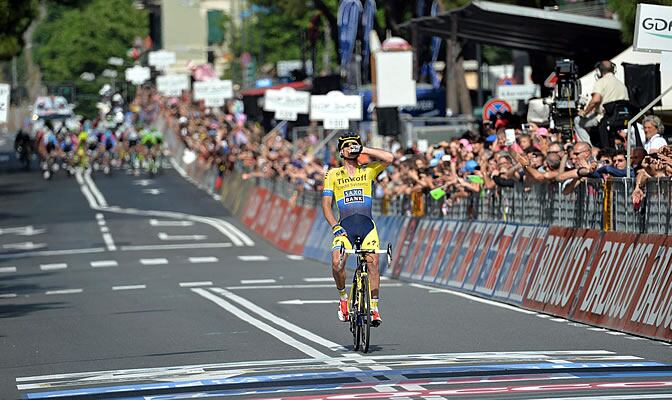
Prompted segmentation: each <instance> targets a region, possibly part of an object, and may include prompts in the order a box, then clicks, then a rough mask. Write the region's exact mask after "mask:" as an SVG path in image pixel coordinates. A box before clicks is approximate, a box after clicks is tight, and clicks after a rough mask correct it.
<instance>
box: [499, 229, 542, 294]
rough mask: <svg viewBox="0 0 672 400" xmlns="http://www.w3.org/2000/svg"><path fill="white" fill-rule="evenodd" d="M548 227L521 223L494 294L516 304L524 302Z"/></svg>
mask: <svg viewBox="0 0 672 400" xmlns="http://www.w3.org/2000/svg"><path fill="white" fill-rule="evenodd" d="M547 233H548V228H546V227H534V226H530V225H519V226H518V227H517V229H516V234H515V236H514V237H513V241H512V243H511V245H510V246H509V251H508V252H507V254H506V257H505V259H504V263H503V265H502V267H501V271H500V273H499V276H498V277H497V283H496V285H495V294H494V296H495V297H497V298H500V299H502V300H508V301H511V302H514V303H516V304H521V303H522V302H523V294H524V293H525V288H526V287H527V281H528V279H529V276H530V274H531V272H532V270H533V268H535V266H536V259H537V256H538V254H539V251H540V249H541V248H542V246H543V244H544V242H545V241H546V235H547Z"/></svg>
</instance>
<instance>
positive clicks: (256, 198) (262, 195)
mask: <svg viewBox="0 0 672 400" xmlns="http://www.w3.org/2000/svg"><path fill="white" fill-rule="evenodd" d="M250 195H251V196H250V197H249V201H248V202H247V205H246V207H245V209H244V210H243V215H242V217H241V219H242V221H243V224H245V225H246V226H248V227H252V225H253V224H256V223H257V221H258V218H257V216H258V215H259V214H260V211H261V208H262V206H263V205H264V204H268V203H269V201H268V199H269V197H270V194H269V193H268V191H267V190H266V189H264V188H262V187H255V188H253V189H252V191H251V192H250Z"/></svg>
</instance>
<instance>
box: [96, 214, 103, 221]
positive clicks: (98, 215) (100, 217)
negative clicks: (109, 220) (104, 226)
mask: <svg viewBox="0 0 672 400" xmlns="http://www.w3.org/2000/svg"><path fill="white" fill-rule="evenodd" d="M96 219H97V220H98V221H100V220H103V219H105V216H104V215H103V214H101V213H98V214H96Z"/></svg>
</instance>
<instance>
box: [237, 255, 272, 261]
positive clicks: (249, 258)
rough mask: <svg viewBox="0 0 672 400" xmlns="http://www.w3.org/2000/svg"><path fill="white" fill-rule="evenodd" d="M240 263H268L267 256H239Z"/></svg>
mask: <svg viewBox="0 0 672 400" xmlns="http://www.w3.org/2000/svg"><path fill="white" fill-rule="evenodd" d="M238 259H239V260H240V261H268V257H266V256H238Z"/></svg>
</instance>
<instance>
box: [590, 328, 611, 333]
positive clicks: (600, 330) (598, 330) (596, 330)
mask: <svg viewBox="0 0 672 400" xmlns="http://www.w3.org/2000/svg"><path fill="white" fill-rule="evenodd" d="M588 330H589V331H594V332H606V331H607V330H606V329H604V328H588Z"/></svg>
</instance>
